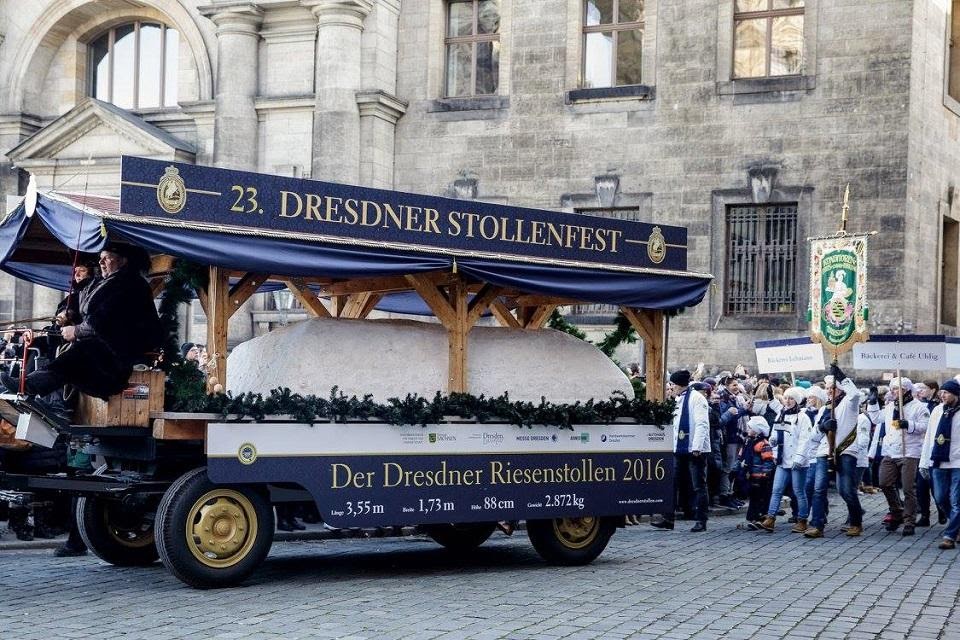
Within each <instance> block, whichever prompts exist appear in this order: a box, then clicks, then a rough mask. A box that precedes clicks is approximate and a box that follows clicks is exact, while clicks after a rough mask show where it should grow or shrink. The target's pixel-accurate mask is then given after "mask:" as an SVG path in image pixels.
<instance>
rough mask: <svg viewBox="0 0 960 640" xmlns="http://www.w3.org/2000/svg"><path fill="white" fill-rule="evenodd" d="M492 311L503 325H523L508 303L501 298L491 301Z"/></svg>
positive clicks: (512, 326) (513, 326) (517, 326)
mask: <svg viewBox="0 0 960 640" xmlns="http://www.w3.org/2000/svg"><path fill="white" fill-rule="evenodd" d="M490 312H491V313H493V316H494V317H495V318H496V319H497V322H499V323H500V326H502V327H510V328H511V329H520V328H521V327H522V326H523V325H521V324H520V321H519V320H517V317H516V316H515V315H513V312H511V311H510V309H508V308H507V305H505V304H503V303H502V302H501V301H500V300H494V301H492V302H491V303H490Z"/></svg>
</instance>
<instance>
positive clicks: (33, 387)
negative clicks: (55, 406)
mask: <svg viewBox="0 0 960 640" xmlns="http://www.w3.org/2000/svg"><path fill="white" fill-rule="evenodd" d="M66 382H67V381H66V380H65V379H64V378H63V376H61V375H60V374H58V373H54V372H53V371H50V370H48V369H41V370H39V371H34V372H33V373H31V374H30V375H28V376H27V384H26V387H25V391H26V392H27V395H31V396H45V395H47V394H49V393H53V392H54V391H56V390H57V389H59V388H60V387H62V386H63V385H64V384H66Z"/></svg>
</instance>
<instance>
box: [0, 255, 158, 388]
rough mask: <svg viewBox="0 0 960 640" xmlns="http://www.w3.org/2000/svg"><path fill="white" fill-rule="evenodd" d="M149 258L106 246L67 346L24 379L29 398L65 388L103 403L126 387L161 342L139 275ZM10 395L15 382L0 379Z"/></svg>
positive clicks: (150, 296)
mask: <svg viewBox="0 0 960 640" xmlns="http://www.w3.org/2000/svg"><path fill="white" fill-rule="evenodd" d="M148 265H149V256H148V255H147V253H146V252H145V251H144V250H142V249H140V248H138V247H134V246H132V245H127V244H120V243H110V244H108V245H107V246H106V247H104V249H103V250H102V251H101V252H100V272H101V273H102V275H103V278H102V279H101V280H98V281H96V282H94V283H92V284H91V285H90V286H88V287H87V288H86V289H85V290H84V292H83V295H82V296H81V299H80V308H79V311H80V315H81V318H82V321H81V322H80V323H79V324H77V325H73V326H66V327H64V328H63V339H64V340H65V341H66V342H69V343H71V344H70V346H69V347H68V348H67V349H65V350H63V351H62V352H61V353H60V355H59V356H57V358H56V359H55V360H54V361H53V362H51V363H50V365H49V366H48V367H47V368H45V369H40V370H38V371H34V372H33V373H31V374H30V375H28V376H27V378H26V382H25V386H24V390H25V392H26V393H27V394H28V395H37V396H45V395H47V394H49V393H51V392H52V391H54V390H56V389H59V388H60V387H62V386H63V385H65V384H72V385H74V386H75V387H77V389H79V390H80V391H81V392H83V393H86V394H88V395H92V396H96V397H98V398H103V399H104V400H106V399H107V398H109V397H110V396H112V395H114V394H117V393H120V392H121V391H122V390H123V389H124V388H125V387H126V385H127V381H128V380H129V378H130V373H131V372H132V371H133V365H134V364H135V363H136V362H137V361H138V360H141V359H142V358H143V356H144V354H145V353H146V352H148V351H150V350H152V349H155V348H156V347H157V346H158V345H159V343H160V319H159V317H158V316H157V309H156V307H155V306H154V304H153V293H152V292H151V290H150V285H149V284H147V281H146V280H144V279H143V277H142V276H141V275H140V271H141V270H143V269H145V268H146V267H147V266H148ZM0 380H2V382H3V384H4V386H6V387H7V389H8V390H9V391H11V392H13V393H17V392H19V390H20V385H19V383H18V382H19V381H17V380H14V379H12V378H10V376H8V375H6V374H2V375H0Z"/></svg>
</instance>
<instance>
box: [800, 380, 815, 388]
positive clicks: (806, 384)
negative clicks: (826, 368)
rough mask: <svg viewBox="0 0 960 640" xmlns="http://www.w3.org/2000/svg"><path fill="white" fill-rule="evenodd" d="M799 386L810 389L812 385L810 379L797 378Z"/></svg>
mask: <svg viewBox="0 0 960 640" xmlns="http://www.w3.org/2000/svg"><path fill="white" fill-rule="evenodd" d="M797 386H798V387H800V388H801V389H809V388H810V387H811V386H812V385H811V384H810V381H809V380H797Z"/></svg>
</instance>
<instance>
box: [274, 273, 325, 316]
mask: <svg viewBox="0 0 960 640" xmlns="http://www.w3.org/2000/svg"><path fill="white" fill-rule="evenodd" d="M283 282H285V283H286V285H287V289H289V290H290V293H292V294H293V295H294V296H295V297H296V298H297V300H299V301H300V304H302V305H303V306H304V308H305V309H307V310H308V311H309V312H310V313H311V314H313V315H314V316H315V317H318V318H332V317H333V316H332V315H331V314H330V310H329V309H327V307H326V305H324V304H323V302H321V300H320V298H318V297H317V296H316V295H315V294H314V293H313V291H311V290H310V288H309V287H308V286H307V283H305V282H304V281H303V280H301V279H300V278H289V279H287V280H283Z"/></svg>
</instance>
